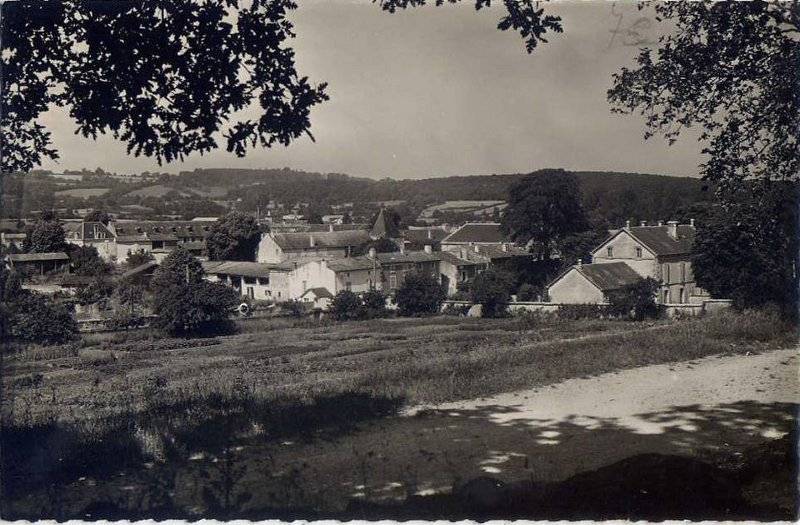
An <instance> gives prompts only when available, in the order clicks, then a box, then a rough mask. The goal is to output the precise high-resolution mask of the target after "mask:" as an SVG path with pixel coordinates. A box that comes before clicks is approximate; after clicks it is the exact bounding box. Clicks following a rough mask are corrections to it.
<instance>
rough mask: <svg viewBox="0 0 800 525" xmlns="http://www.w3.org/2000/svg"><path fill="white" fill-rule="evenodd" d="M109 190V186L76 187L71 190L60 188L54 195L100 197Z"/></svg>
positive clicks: (84, 197)
mask: <svg viewBox="0 0 800 525" xmlns="http://www.w3.org/2000/svg"><path fill="white" fill-rule="evenodd" d="M109 191H111V190H110V189H109V188H77V189H72V190H61V191H57V192H55V195H56V197H78V198H81V199H88V198H90V197H100V196H102V195H105V194H106V193H108V192H109Z"/></svg>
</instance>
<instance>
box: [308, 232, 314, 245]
mask: <svg viewBox="0 0 800 525" xmlns="http://www.w3.org/2000/svg"><path fill="white" fill-rule="evenodd" d="M308 245H309V246H310V247H311V248H313V247H314V235H313V234H309V235H308Z"/></svg>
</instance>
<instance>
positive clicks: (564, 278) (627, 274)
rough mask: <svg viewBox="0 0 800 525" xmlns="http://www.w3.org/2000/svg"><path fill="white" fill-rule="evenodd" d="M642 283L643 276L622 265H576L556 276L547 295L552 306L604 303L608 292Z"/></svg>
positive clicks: (622, 263)
mask: <svg viewBox="0 0 800 525" xmlns="http://www.w3.org/2000/svg"><path fill="white" fill-rule="evenodd" d="M641 280H642V276H641V275H639V274H638V273H637V272H636V271H634V270H633V268H631V267H630V266H628V265H627V264H625V263H624V262H607V263H604V264H580V263H579V264H576V265H575V266H572V267H570V268H567V269H566V270H564V271H563V272H562V273H561V275H559V276H558V277H556V279H554V280H553V282H552V283H551V284H550V286H548V288H547V294H548V296H549V298H550V301H551V302H554V303H561V304H598V303H604V302H606V297H607V294H608V293H609V292H613V291H615V290H619V289H620V288H623V287H625V286H627V285H629V284H635V283H637V282H638V281H641Z"/></svg>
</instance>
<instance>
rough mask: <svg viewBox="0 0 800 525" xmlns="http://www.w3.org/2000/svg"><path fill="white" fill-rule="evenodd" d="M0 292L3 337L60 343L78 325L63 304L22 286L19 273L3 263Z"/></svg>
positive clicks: (0, 329)
mask: <svg viewBox="0 0 800 525" xmlns="http://www.w3.org/2000/svg"><path fill="white" fill-rule="evenodd" d="M0 292H2V301H0V339H2V340H3V341H18V342H22V343H37V344H59V343H65V342H67V341H69V340H70V339H72V338H74V337H75V335H76V334H77V333H78V325H77V323H76V322H75V319H74V318H73V317H72V312H70V311H69V309H68V308H67V307H66V306H64V305H61V304H58V303H56V302H55V301H53V300H52V299H50V298H49V297H47V296H45V295H42V294H39V293H35V292H31V291H28V290H24V289H22V286H21V281H20V279H19V276H17V275H16V273H15V272H10V271H8V270H6V269H5V268H3V267H2V266H0Z"/></svg>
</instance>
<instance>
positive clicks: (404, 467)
mask: <svg viewBox="0 0 800 525" xmlns="http://www.w3.org/2000/svg"><path fill="white" fill-rule="evenodd" d="M799 402H800V391H799V390H798V349H790V350H780V351H773V352H769V353H765V354H758V355H749V356H742V355H738V356H714V357H709V358H704V359H700V360H696V361H691V362H686V363H675V364H665V365H655V366H648V367H642V368H636V369H631V370H624V371H621V372H617V373H611V374H604V375H601V376H598V377H593V378H588V379H573V380H569V381H565V382H563V383H560V384H557V385H552V386H549V387H545V388H539V389H532V390H528V391H521V392H515V393H509V394H502V395H498V396H494V397H491V398H486V399H482V400H473V401H464V402H456V403H448V404H444V405H439V406H435V407H415V408H413V409H410V410H408V411H407V412H406V413H405V414H404V416H402V417H398V418H392V419H388V420H383V421H380V422H377V423H373V424H370V425H368V426H366V427H364V428H363V429H362V430H361V431H359V432H357V433H356V434H354V435H349V436H347V437H343V438H342V439H339V440H336V441H333V442H323V443H309V444H299V443H298V444H295V443H290V442H287V443H286V444H285V445H284V448H283V450H281V451H277V452H276V454H275V456H274V458H275V464H274V466H273V468H275V469H276V472H281V471H288V469H290V468H292V466H296V465H297V464H298V462H297V458H298V457H301V458H303V464H304V465H305V466H303V467H302V468H301V469H300V473H301V476H302V477H303V479H305V480H306V481H308V482H309V483H312V484H313V485H316V486H317V489H318V490H317V491H314V492H318V496H319V497H320V498H321V499H325V500H328V501H336V500H337V499H338V498H342V497H347V496H351V497H352V496H362V495H363V496H367V497H369V498H373V499H379V498H382V497H387V498H392V497H403V496H405V495H407V494H409V493H433V492H438V491H447V490H450V488H451V487H452V486H453V485H454V484H457V483H460V482H463V481H465V480H468V479H471V478H473V477H476V476H480V475H491V476H495V477H498V478H501V479H504V480H509V481H511V480H520V479H533V480H535V481H555V480H559V479H564V478H566V477H569V476H570V475H572V474H574V473H576V472H580V471H584V470H591V469H595V468H598V467H600V466H603V465H607V464H610V463H612V462H615V461H618V460H620V459H623V458H625V457H629V456H632V455H634V454H640V453H646V452H658V453H663V454H681V455H689V456H695V457H703V456H704V455H706V454H709V453H712V452H718V451H720V450H727V451H730V452H732V453H733V452H735V451H738V450H741V449H743V448H746V447H748V446H750V445H753V444H756V443H759V442H762V441H764V440H765V439H774V438H777V437H780V436H781V435H783V434H785V433H786V432H788V430H789V429H790V427H791V425H792V422H793V420H794V418H795V413H796V408H797V404H798V403H799ZM254 488H255V487H254ZM340 501H341V500H340Z"/></svg>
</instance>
